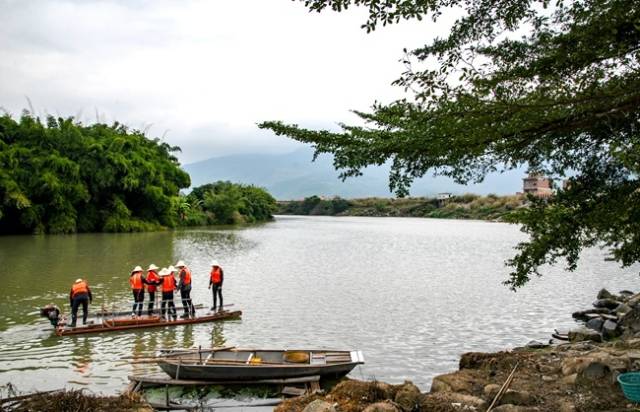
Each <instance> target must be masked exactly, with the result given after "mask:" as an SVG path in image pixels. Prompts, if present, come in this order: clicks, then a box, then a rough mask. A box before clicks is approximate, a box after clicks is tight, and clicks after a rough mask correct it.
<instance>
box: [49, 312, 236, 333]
mask: <svg viewBox="0 0 640 412" xmlns="http://www.w3.org/2000/svg"><path fill="white" fill-rule="evenodd" d="M241 316H242V311H239V310H236V311H227V310H222V311H219V312H208V313H204V314H201V315H199V314H198V311H196V316H195V317H192V318H186V319H185V318H178V319H176V320H165V319H163V318H161V317H160V316H156V315H152V316H138V317H134V318H132V317H131V315H128V316H113V317H109V318H103V320H102V322H99V323H89V324H87V325H82V326H76V327H70V326H68V325H61V326H58V327H57V328H56V335H58V336H67V335H79V334H84V333H103V332H115V331H119V330H130V329H142V328H155V327H160V326H177V325H189V324H193V323H206V322H215V321H219V320H227V319H238V318H240V317H241Z"/></svg>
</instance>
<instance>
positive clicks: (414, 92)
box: [260, 0, 640, 289]
mask: <svg viewBox="0 0 640 412" xmlns="http://www.w3.org/2000/svg"><path fill="white" fill-rule="evenodd" d="M300 1H302V2H303V3H304V4H305V6H306V7H308V8H309V9H310V10H311V11H317V12H321V11H323V10H325V9H333V10H334V11H338V12H340V11H343V10H345V9H346V8H348V7H349V6H350V5H353V6H362V7H365V8H368V11H369V17H368V21H367V22H366V23H365V24H364V26H363V27H364V28H365V29H366V30H367V31H372V30H375V29H376V28H377V27H378V26H379V25H387V24H394V23H398V22H400V21H401V20H406V19H418V20H423V19H424V20H425V24H429V23H428V22H429V21H437V20H439V19H440V18H441V16H442V15H443V13H444V12H445V11H448V10H455V9H457V8H461V9H464V12H465V13H463V15H462V17H460V18H459V19H458V20H457V21H456V22H455V23H454V24H453V26H452V28H451V30H450V32H449V34H448V35H446V36H444V37H443V38H436V39H435V40H433V41H432V42H430V43H429V44H426V45H424V46H423V47H420V48H418V49H416V50H413V51H407V52H406V55H405V58H404V59H403V60H404V63H405V66H406V68H407V69H406V71H405V72H404V73H402V75H401V77H400V78H399V79H398V80H397V81H396V82H395V84H396V85H398V86H400V87H403V88H404V89H405V90H406V91H407V94H408V96H407V98H406V99H402V100H398V101H395V102H392V103H390V104H381V103H376V104H374V105H373V107H372V110H371V111H370V112H368V113H365V112H356V114H358V115H359V116H360V117H361V118H362V120H364V122H366V126H350V125H342V129H343V130H342V131H341V132H338V133H335V132H331V131H325V130H321V131H316V130H307V129H304V128H301V127H299V126H298V125H291V124H285V123H283V122H281V121H269V122H264V123H262V124H261V125H260V127H262V128H268V129H271V130H273V131H274V132H275V133H276V134H278V135H286V136H289V137H291V138H293V139H296V140H299V141H302V142H308V143H311V144H313V145H314V147H315V149H316V154H320V153H333V154H334V155H335V161H334V165H335V166H336V168H338V169H341V170H342V171H343V174H342V176H343V177H345V178H346V177H348V176H353V175H357V174H358V173H360V171H361V170H362V169H363V168H364V167H366V166H368V165H380V164H383V163H385V162H386V161H391V162H392V169H391V174H390V187H391V188H392V189H394V190H395V191H396V193H397V194H398V195H405V194H407V188H408V187H409V185H410V184H411V182H412V180H413V179H414V178H416V177H419V176H423V175H424V174H426V173H427V172H429V171H432V172H435V173H436V174H440V175H446V176H450V177H452V178H454V180H455V181H456V182H457V183H461V184H465V183H468V182H479V181H481V180H482V179H483V178H484V177H485V176H486V174H487V173H490V172H493V171H496V170H504V169H513V168H517V167H522V166H526V167H529V168H530V169H531V170H532V171H537V172H541V173H543V174H545V175H549V176H550V177H552V178H554V179H559V178H563V177H566V176H567V174H569V175H571V176H572V177H571V178H570V179H569V183H570V184H569V185H568V186H567V187H565V188H563V189H560V190H558V193H557V195H556V196H554V197H552V198H550V199H537V200H532V204H531V206H530V207H528V208H523V209H520V210H519V211H518V212H517V213H515V214H514V215H513V216H512V217H511V219H512V221H513V222H517V223H520V224H521V225H522V230H523V231H524V232H526V233H528V234H529V235H530V239H529V240H528V241H526V242H523V243H521V244H520V245H519V246H518V253H517V255H516V256H515V257H514V258H513V259H511V260H510V261H509V262H508V263H509V264H510V265H511V266H512V267H513V271H512V273H511V274H510V278H509V279H508V280H507V281H506V284H507V285H509V286H510V287H512V288H514V289H515V288H517V287H520V286H522V285H524V284H525V283H526V282H528V280H529V278H530V276H531V275H540V272H539V271H538V268H539V267H540V266H542V265H544V264H554V263H556V262H557V260H558V259H561V258H563V259H566V262H567V268H568V269H569V270H573V269H575V268H576V265H577V262H578V259H579V255H580V251H581V250H582V249H583V248H585V247H591V246H594V245H602V246H605V247H607V248H608V249H609V250H610V252H611V255H612V257H613V258H614V259H615V260H617V261H618V262H620V263H621V264H622V265H623V266H630V265H632V264H634V263H636V262H638V261H640V208H639V207H638V205H640V178H639V176H640V3H639V2H637V1H632V0H572V1H563V0H542V1H530V0H511V1H507V2H504V1H497V0H414V1H405V0H388V1H384V2H380V1H377V0H300ZM446 14H448V13H446ZM523 28H526V32H525V33H524V34H522V33H516V32H517V31H518V30H521V29H523ZM427 31H428V27H427Z"/></svg>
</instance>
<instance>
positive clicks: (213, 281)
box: [209, 260, 224, 310]
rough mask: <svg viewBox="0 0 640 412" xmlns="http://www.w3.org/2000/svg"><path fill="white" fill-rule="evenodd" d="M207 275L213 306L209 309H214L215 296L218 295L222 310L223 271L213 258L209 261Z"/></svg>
mask: <svg viewBox="0 0 640 412" xmlns="http://www.w3.org/2000/svg"><path fill="white" fill-rule="evenodd" d="M209 276H210V277H209V289H212V293H213V307H212V308H211V310H216V306H217V305H216V303H217V302H216V297H217V296H219V297H220V310H222V282H224V271H223V270H222V268H221V267H220V265H219V264H218V262H217V261H215V260H214V261H213V262H211V273H210V274H209Z"/></svg>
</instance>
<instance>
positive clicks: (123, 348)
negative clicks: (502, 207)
mask: <svg viewBox="0 0 640 412" xmlns="http://www.w3.org/2000/svg"><path fill="white" fill-rule="evenodd" d="M523 239H524V235H523V234H522V233H520V232H519V230H518V228H517V227H515V226H510V225H507V224H501V223H489V222H479V221H456V220H435V219H411V218H355V217H354V218H351V217H349V218H331V217H277V219H276V221H275V222H272V223H268V224H265V225H262V226H256V227H250V228H244V229H219V228H205V229H197V230H184V231H175V232H161V233H143V234H83V235H73V236H11V237H6V236H5V237H0V267H2V270H3V272H4V275H2V276H1V279H2V287H1V289H0V290H2V292H3V300H2V304H1V306H0V307H1V308H2V309H0V385H4V384H7V383H9V382H10V383H12V384H13V385H15V386H17V387H18V389H19V390H33V389H40V390H45V389H57V388H60V387H62V386H66V387H88V388H90V389H91V390H93V391H95V392H102V393H116V392H118V391H120V390H122V389H123V388H124V387H125V385H126V383H127V378H126V377H127V375H129V374H132V373H137V372H144V371H151V370H154V368H155V366H151V365H131V364H129V363H127V362H122V361H121V358H122V357H125V356H131V355H142V354H148V353H151V352H153V351H155V350H157V349H159V348H174V347H196V346H198V345H202V346H203V347H208V346H211V345H233V346H239V347H240V346H242V347H262V348H303V347H312V348H335V349H342V348H347V349H360V350H362V351H363V352H364V354H365V359H366V361H367V363H366V365H364V366H361V367H359V368H357V369H355V370H354V372H353V373H352V374H351V376H353V377H355V378H365V379H371V378H375V379H378V380H383V381H388V382H402V381H403V380H405V379H410V380H413V381H414V382H415V383H416V384H417V385H418V386H420V387H421V388H422V389H423V390H428V388H429V385H430V382H431V379H432V378H433V376H434V375H437V374H441V373H445V372H448V371H452V370H454V369H456V368H457V363H458V359H459V355H460V354H461V353H463V352H466V351H493V350H500V349H504V348H508V347H513V346H518V345H523V344H526V343H527V342H528V341H529V340H532V339H538V340H543V341H544V340H546V339H548V338H549V334H550V333H551V332H552V331H553V329H554V328H559V329H566V328H569V327H571V326H572V325H574V323H573V321H572V320H571V312H572V311H574V310H578V309H582V308H584V307H586V306H587V305H588V304H589V303H590V302H591V301H592V300H594V296H595V294H596V293H597V291H598V290H599V289H600V288H602V287H606V288H609V289H610V290H612V291H618V290H621V289H631V290H636V289H638V285H640V279H639V278H638V268H637V267H635V268H630V269H625V270H622V269H619V268H618V267H617V265H616V264H615V263H611V262H604V261H603V259H602V258H603V254H602V252H601V251H600V250H598V249H593V250H589V251H587V252H585V253H584V254H583V259H582V260H581V262H580V266H579V268H578V270H577V271H576V272H575V273H566V272H564V271H563V270H562V268H560V267H558V268H548V269H546V270H545V276H544V277H543V278H542V279H534V280H533V281H532V282H531V284H530V285H528V286H527V287H525V288H524V289H523V290H521V291H519V292H517V293H513V292H511V291H509V290H508V289H507V288H506V287H504V286H503V285H502V284H501V282H502V281H503V280H505V278H506V276H507V274H508V268H506V267H504V265H503V262H504V260H505V259H506V258H508V257H510V256H511V255H512V254H513V253H514V252H513V247H514V246H515V245H516V244H517V242H518V241H520V240H523ZM213 258H215V259H217V260H218V261H220V263H221V265H222V266H223V268H224V269H225V286H224V295H225V302H226V303H233V304H234V306H233V308H234V309H236V308H237V309H242V310H243V311H244V316H243V318H242V320H239V321H228V322H223V323H216V324H202V325H192V326H179V327H175V328H160V329H149V330H146V331H137V332H126V333H125V332H121V333H114V334H104V335H87V336H77V337H64V338H58V337H56V336H55V335H54V334H53V332H52V330H51V327H50V326H49V323H48V322H47V321H46V320H44V319H42V318H38V314H37V309H38V308H39V307H40V306H42V305H44V304H47V303H49V302H55V303H57V304H58V305H59V306H61V307H63V306H64V311H65V312H67V311H68V292H69V288H70V286H71V283H72V282H73V281H74V280H75V279H76V278H77V277H86V278H87V279H88V280H89V282H90V285H91V286H92V289H93V292H94V305H93V308H94V309H97V308H98V307H99V305H101V304H102V303H107V304H110V305H111V304H114V303H115V304H118V305H119V306H120V307H128V302H129V301H130V291H129V288H128V273H129V270H130V269H131V268H132V267H133V266H135V265H138V264H139V265H142V266H144V267H146V266H147V265H149V263H155V264H157V265H158V266H167V265H169V264H170V263H175V262H176V260H178V259H183V260H185V261H186V262H187V264H188V265H190V267H191V268H192V271H193V273H194V285H195V286H194V287H195V289H194V291H193V292H192V296H193V297H194V301H195V302H196V303H199V302H200V303H204V304H206V305H210V304H211V297H210V295H209V293H208V292H209V291H208V290H207V284H208V270H209V266H208V265H209V262H210V260H211V259H213Z"/></svg>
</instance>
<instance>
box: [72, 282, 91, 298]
mask: <svg viewBox="0 0 640 412" xmlns="http://www.w3.org/2000/svg"><path fill="white" fill-rule="evenodd" d="M81 293H89V284H88V283H87V282H86V281H84V280H83V281H82V282H78V283H74V284H73V286H71V297H72V298H75V297H76V296H78V295H79V294H81Z"/></svg>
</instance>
